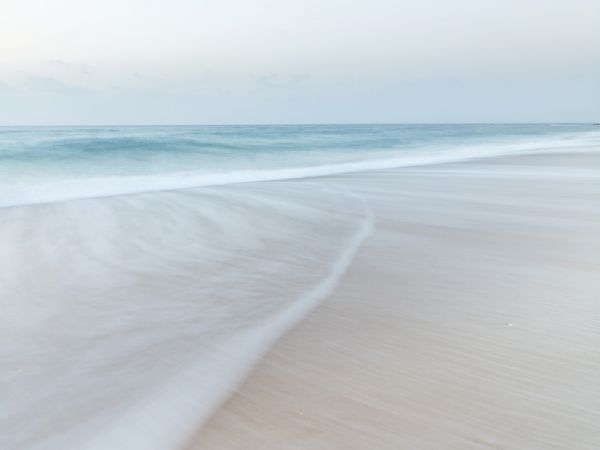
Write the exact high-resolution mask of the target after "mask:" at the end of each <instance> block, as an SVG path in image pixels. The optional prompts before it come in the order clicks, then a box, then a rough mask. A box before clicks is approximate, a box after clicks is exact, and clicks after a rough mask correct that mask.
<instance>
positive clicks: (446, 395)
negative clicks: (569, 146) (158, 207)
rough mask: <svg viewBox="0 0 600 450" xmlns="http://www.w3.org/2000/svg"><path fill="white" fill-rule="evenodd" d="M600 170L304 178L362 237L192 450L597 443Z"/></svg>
mask: <svg viewBox="0 0 600 450" xmlns="http://www.w3.org/2000/svg"><path fill="white" fill-rule="evenodd" d="M599 175H600V153H578V154H575V153H573V154H571V153H568V152H565V153H562V154H548V155H534V156H519V157H506V158H496V159H489V160H480V161H472V162H465V163H456V164H446V165H439V166H429V167H415V168H408V169H407V168H405V169H398V170H387V171H379V172H365V173H357V174H348V175H343V176H336V177H329V178H327V179H319V182H323V181H326V182H327V183H328V184H331V185H332V186H335V187H344V188H347V189H348V190H351V191H353V192H357V193H359V194H361V195H363V196H364V197H365V198H366V199H367V202H368V204H369V205H370V207H371V208H372V210H373V212H374V215H375V220H376V227H375V232H374V234H373V235H372V236H371V237H370V238H369V239H368V240H367V241H366V242H365V243H364V244H363V246H362V248H361V250H360V251H359V252H358V254H357V256H356V258H355V260H354V261H353V263H352V265H351V266H350V268H349V270H348V272H347V273H346V274H345V276H344V277H343V278H342V280H341V282H340V284H339V285H338V287H337V289H336V291H335V293H334V294H333V295H332V296H331V297H330V298H328V299H327V300H326V301H325V302H324V303H323V304H322V305H321V306H320V307H319V308H318V309H317V310H316V311H314V312H313V313H312V314H310V315H309V316H308V317H307V318H306V319H305V320H304V321H303V322H302V323H301V324H300V325H299V326H298V327H296V328H295V329H294V330H292V331H291V332H290V333H288V334H287V335H286V336H285V337H283V338H282V339H281V340H280V341H279V342H278V343H277V344H276V345H275V346H274V347H273V348H272V349H271V351H270V352H269V353H268V354H267V356H266V357H265V358H263V360H262V361H261V362H260V363H259V365H258V366H257V367H256V369H255V371H254V372H253V373H252V375H251V376H250V377H249V379H247V381H246V382H245V383H244V384H243V385H242V386H241V387H240V388H239V389H238V390H237V392H236V393H235V394H234V395H233V396H232V397H231V398H230V399H229V400H228V401H227V402H226V403H225V404H224V405H223V406H222V407H221V408H220V410H219V411H218V412H217V413H216V414H215V415H214V416H213V417H212V419H211V420H210V421H209V422H208V423H207V424H205V426H204V427H202V428H201V429H200V430H199V431H198V433H197V435H196V436H195V437H194V439H193V441H192V442H191V443H190V445H189V450H200V449H210V450H213V449H215V450H216V449H218V450H228V449H261V450H267V449H319V450H321V449H322V450H326V449H327V450H330V449H357V450H358V449H361V450H363V449H373V450H374V449H378V450H379V449H411V450H412V449H440V450H441V449H444V450H449V449H460V450H464V449H561V450H564V449H569V450H579V449H590V450H591V449H597V448H600V320H599V319H600V276H599V272H600V176H599ZM306 182H307V183H311V182H312V181H311V180H306Z"/></svg>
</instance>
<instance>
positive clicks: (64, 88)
mask: <svg viewBox="0 0 600 450" xmlns="http://www.w3.org/2000/svg"><path fill="white" fill-rule="evenodd" d="M25 85H26V86H27V87H28V88H29V89H30V90H32V91H36V92H46V93H53V94H86V93H90V92H92V91H91V90H89V89H86V88H84V87H81V86H78V85H75V84H69V83H65V82H63V81H60V80H57V79H56V78H50V77H38V76H29V77H27V78H26V79H25Z"/></svg>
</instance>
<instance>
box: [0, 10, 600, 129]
mask: <svg viewBox="0 0 600 450" xmlns="http://www.w3.org/2000/svg"><path fill="white" fill-rule="evenodd" d="M580 121H584V122H585V121H587V122H589V121H593V122H598V121H600V0H418V1H417V0H411V1H408V0H369V1H363V0H295V1H290V0H246V1H242V0H195V1H194V0H96V1H90V0H0V125H21V124H22V125H28V124H48V125H57V124H204V123H206V124H213V123H323V122H325V123H347V122H359V123H368V122H380V123H381V122H391V123H402V122H411V123H415V122H580Z"/></svg>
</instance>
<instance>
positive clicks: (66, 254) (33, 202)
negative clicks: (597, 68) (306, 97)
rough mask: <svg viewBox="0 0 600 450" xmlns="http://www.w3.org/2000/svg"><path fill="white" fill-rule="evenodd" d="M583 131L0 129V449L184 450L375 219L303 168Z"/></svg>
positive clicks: (487, 149) (457, 156)
mask: <svg viewBox="0 0 600 450" xmlns="http://www.w3.org/2000/svg"><path fill="white" fill-rule="evenodd" d="M599 140H600V133H599V132H598V130H597V127H593V126H591V125H343V126H342V125H318V126H317V125H315V126H311V125H303V126H291V125H290V126H211V127H208V126H203V127H200V126H199V127H187V126H186V127H52V128H46V127H35V128H25V127H21V128H18V127H17V128H0V206H1V207H0V307H1V311H2V314H1V315H0V448H2V449H4V448H6V449H19V450H33V449H60V450H64V449H78V450H92V449H93V450H96V449H97V450H104V449H106V450H120V449H123V450H154V449H157V450H158V449H171V448H173V449H175V448H180V447H181V446H183V445H185V442H186V440H187V439H188V438H189V437H190V435H191V434H193V433H194V431H195V430H197V428H198V427H199V426H200V425H201V424H202V423H203V422H204V421H205V420H206V419H207V418H208V417H209V416H210V414H211V413H212V412H213V411H214V409H215V408H216V407H217V406H218V405H219V403H220V402H222V401H223V399H225V398H226V397H227V396H228V395H229V394H230V393H231V392H232V390H233V389H235V387H236V386H237V385H238V384H239V382H240V381H241V380H242V379H243V377H244V376H245V375H246V374H247V372H248V370H249V369H250V368H251V367H252V365H253V364H254V363H255V362H256V361H257V359H258V358H259V357H260V356H261V355H262V354H263V353H264V352H265V351H266V350H267V349H268V347H269V346H270V345H271V344H272V343H273V342H274V341H275V340H276V339H277V338H278V337H279V336H281V334H282V333H284V332H285V331H286V330H288V329H289V328H290V327H291V326H292V325H294V324H295V323H297V322H298V321H299V320H301V319H302V318H303V317H304V316H305V315H306V314H307V313H308V312H309V311H310V310H311V309H312V308H314V307H315V306H316V305H317V304H318V303H319V302H320V301H322V300H323V299H324V298H325V297H326V296H327V295H328V294H329V293H331V292H332V290H333V289H334V288H335V285H336V282H337V280H338V279H339V278H340V277H341V276H342V275H343V273H344V271H345V270H346V268H347V267H348V266H349V264H350V263H351V261H352V257H353V255H354V253H355V252H356V250H357V249H358V248H359V246H360V245H361V243H362V242H363V241H364V240H365V239H366V238H368V236H369V233H370V232H371V230H372V228H373V225H374V220H376V218H374V217H373V214H372V213H371V211H370V210H369V208H368V205H367V204H366V203H365V201H364V200H363V199H362V198H361V196H360V195H359V194H358V193H356V192H353V191H352V190H351V189H341V188H339V187H335V185H333V184H330V183H328V182H327V178H318V177H317V176H319V175H335V174H339V173H344V172H351V171H361V170H370V169H378V170H379V169H386V168H395V167H405V166H415V165H423V164H431V163H436V162H449V161H459V160H464V159H472V158H481V157H488V156H496V155H501V154H520V153H531V152H548V151H555V150H560V149H565V148H568V149H571V151H587V150H588V149H591V148H594V147H596V148H597V146H598V142H599ZM399 176H401V173H400V174H399Z"/></svg>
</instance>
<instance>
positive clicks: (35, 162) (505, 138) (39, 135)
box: [0, 124, 600, 206]
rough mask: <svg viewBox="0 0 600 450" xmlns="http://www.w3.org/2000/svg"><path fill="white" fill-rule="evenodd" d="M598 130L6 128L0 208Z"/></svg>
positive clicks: (473, 151)
mask: <svg viewBox="0 0 600 450" xmlns="http://www.w3.org/2000/svg"><path fill="white" fill-rule="evenodd" d="M599 136H600V131H599V130H598V127H597V126H592V125H577V124H565V125H561V124H555V125H278V126H180V127H179V126H169V127H160V126H152V127H35V128H25V127H17V128H7V127H4V128H0V205H3V206H7V205H14V204H27V203H38V202H48V201H56V200H63V199H69V198H85V197H96V196H107V195H116V194H124V193H131V192H145V191H152V190H163V189H173V188H182V187H194V186H206V185H215V184H229V183H236V182H243V181H257V180H269V179H286V178H298V177H304V176H312V175H321V174H333V173H340V172H347V171H357V170H363V169H381V168H387V167H402V166H410V165H416V164H428V163H433V162H442V161H454V160H461V159H469V158H477V157H484V156H490V155H496V154H504V153H518V152H531V151H538V150H546V149H552V148H557V147H561V146H565V147H585V146H586V145H590V144H591V143H593V142H595V141H597V140H598V139H599Z"/></svg>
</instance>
